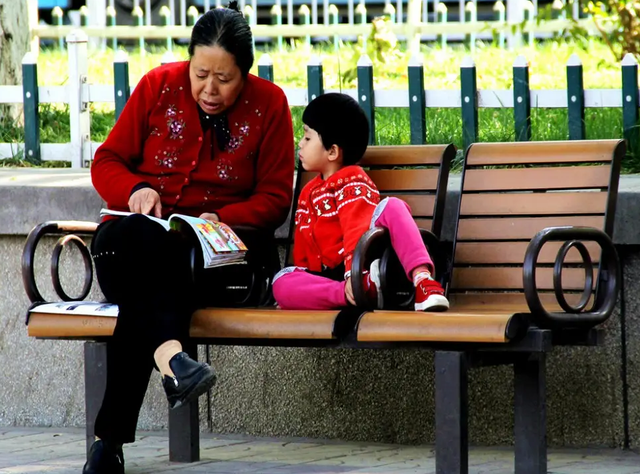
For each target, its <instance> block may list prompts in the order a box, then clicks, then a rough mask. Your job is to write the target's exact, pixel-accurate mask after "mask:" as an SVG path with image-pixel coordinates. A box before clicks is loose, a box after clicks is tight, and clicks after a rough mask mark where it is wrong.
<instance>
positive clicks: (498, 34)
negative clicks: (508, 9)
mask: <svg viewBox="0 0 640 474" xmlns="http://www.w3.org/2000/svg"><path fill="white" fill-rule="evenodd" d="M493 14H494V19H495V21H497V22H500V24H501V25H504V22H505V8H504V3H502V2H501V1H500V0H498V1H497V2H496V3H495V4H494V5H493ZM493 42H494V43H496V45H497V46H498V48H501V49H502V48H504V30H503V29H500V31H494V32H493Z"/></svg>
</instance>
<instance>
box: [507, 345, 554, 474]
mask: <svg viewBox="0 0 640 474" xmlns="http://www.w3.org/2000/svg"><path fill="white" fill-rule="evenodd" d="M513 368H514V386H515V441H516V449H515V451H516V453H515V472H516V474H544V473H546V472H547V401H546V395H547V384H546V355H545V354H544V353H541V354H535V355H532V356H531V358H530V359H528V360H524V361H516V362H515V363H514V367H513Z"/></svg>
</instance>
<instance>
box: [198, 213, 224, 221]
mask: <svg viewBox="0 0 640 474" xmlns="http://www.w3.org/2000/svg"><path fill="white" fill-rule="evenodd" d="M200 219H204V220H207V221H211V222H220V218H219V217H218V214H216V213H215V212H205V213H204V214H200Z"/></svg>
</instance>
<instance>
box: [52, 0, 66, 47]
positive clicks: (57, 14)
mask: <svg viewBox="0 0 640 474" xmlns="http://www.w3.org/2000/svg"><path fill="white" fill-rule="evenodd" d="M51 20H52V21H53V23H54V24H55V25H56V26H62V22H63V20H64V13H62V8H60V7H59V6H57V5H56V6H55V7H53V10H51ZM58 49H59V50H60V51H62V50H63V49H64V39H63V38H58Z"/></svg>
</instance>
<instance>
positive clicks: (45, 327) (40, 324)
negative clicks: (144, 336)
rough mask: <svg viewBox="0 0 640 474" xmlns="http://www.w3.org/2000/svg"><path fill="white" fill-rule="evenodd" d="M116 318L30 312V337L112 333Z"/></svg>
mask: <svg viewBox="0 0 640 474" xmlns="http://www.w3.org/2000/svg"><path fill="white" fill-rule="evenodd" d="M115 327H116V318H111V317H101V316H72V315H64V314H51V313H35V312H34V313H31V315H30V316H29V326H28V327H27V330H28V334H29V336H30V337H59V338H91V337H107V336H111V335H113V330H114V329H115Z"/></svg>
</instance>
